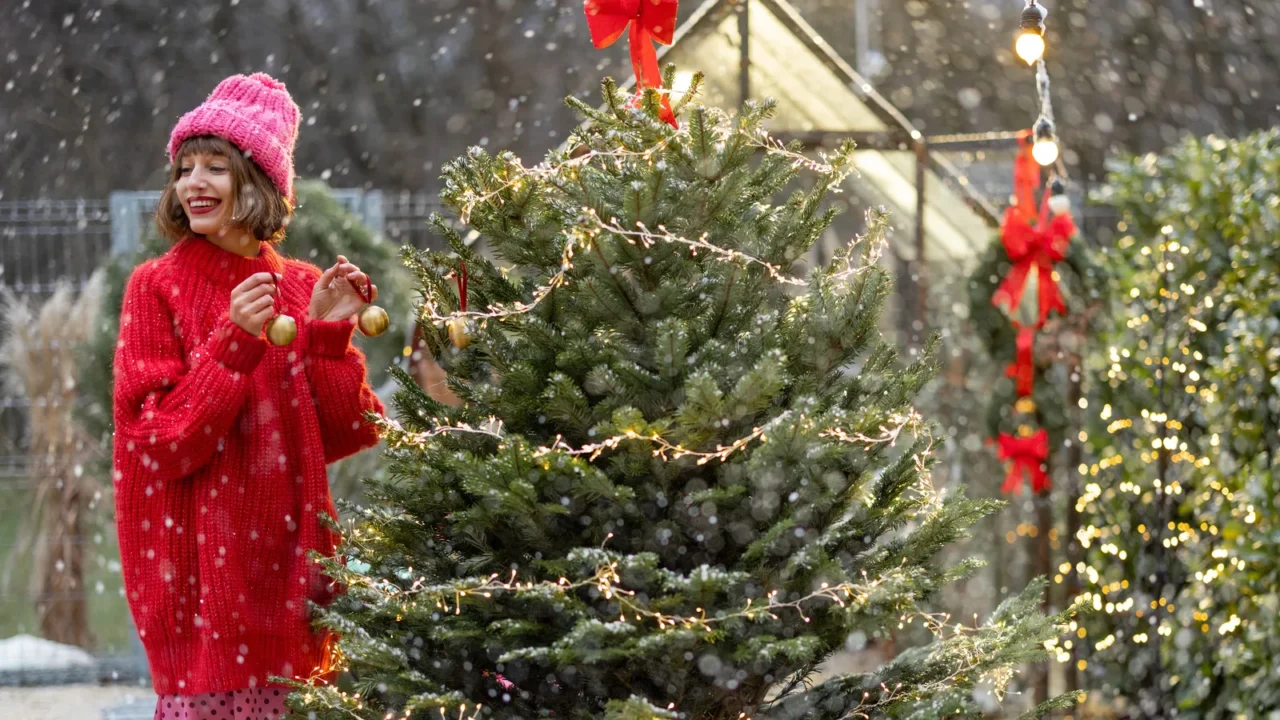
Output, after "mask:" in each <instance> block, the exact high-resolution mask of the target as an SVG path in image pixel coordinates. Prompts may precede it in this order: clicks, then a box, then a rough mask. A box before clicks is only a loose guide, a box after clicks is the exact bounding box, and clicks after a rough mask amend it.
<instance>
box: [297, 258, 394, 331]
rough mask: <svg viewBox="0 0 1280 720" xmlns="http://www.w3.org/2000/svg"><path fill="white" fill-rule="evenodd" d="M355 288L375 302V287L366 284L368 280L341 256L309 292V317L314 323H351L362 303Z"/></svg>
mask: <svg viewBox="0 0 1280 720" xmlns="http://www.w3.org/2000/svg"><path fill="white" fill-rule="evenodd" d="M356 287H360V288H364V287H368V289H369V295H370V298H369V301H370V302H373V301H374V300H377V299H378V286H376V285H371V284H370V283H369V276H368V275H365V274H364V273H363V272H361V270H360V268H358V267H356V266H355V265H354V264H352V263H351V262H349V261H348V260H347V258H346V256H344V255H339V256H338V262H336V263H334V265H333V267H331V268H329V269H328V270H325V271H324V273H322V274H321V275H320V279H319V280H318V281H316V285H315V287H314V288H313V289H312V290H311V307H310V314H311V319H313V320H350V319H351V318H352V317H353V316H354V315H355V314H356V313H357V312H358V311H359V310H360V308H362V307H364V306H365V300H364V298H363V297H361V296H360V292H359V291H358V290H356Z"/></svg>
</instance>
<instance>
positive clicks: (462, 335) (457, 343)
mask: <svg viewBox="0 0 1280 720" xmlns="http://www.w3.org/2000/svg"><path fill="white" fill-rule="evenodd" d="M445 325H446V326H447V327H448V328H449V342H451V343H453V346H454V347H456V348H458V349H459V350H465V349H466V347H467V346H468V345H470V344H471V334H472V333H473V332H475V324H474V323H472V322H471V320H470V319H469V318H453V319H452V320H449V321H448V322H446V323H445Z"/></svg>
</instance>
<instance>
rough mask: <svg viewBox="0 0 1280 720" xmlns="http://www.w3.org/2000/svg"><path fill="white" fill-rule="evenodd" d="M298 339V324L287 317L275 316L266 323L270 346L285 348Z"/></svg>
mask: <svg viewBox="0 0 1280 720" xmlns="http://www.w3.org/2000/svg"><path fill="white" fill-rule="evenodd" d="M297 337H298V323H297V322H295V321H294V319H293V318H291V317H289V316H288V315H276V316H275V317H273V318H271V319H270V320H268V321H267V340H269V341H271V344H272V345H276V346H281V347H283V346H285V345H288V344H289V343H292V342H293V341H294V340H295V339H297Z"/></svg>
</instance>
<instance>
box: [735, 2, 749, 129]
mask: <svg viewBox="0 0 1280 720" xmlns="http://www.w3.org/2000/svg"><path fill="white" fill-rule="evenodd" d="M750 12H751V0H739V2H738V37H739V39H740V40H741V47H740V48H739V53H740V54H739V56H738V104H739V106H742V105H746V104H747V101H748V100H750V99H751V22H750Z"/></svg>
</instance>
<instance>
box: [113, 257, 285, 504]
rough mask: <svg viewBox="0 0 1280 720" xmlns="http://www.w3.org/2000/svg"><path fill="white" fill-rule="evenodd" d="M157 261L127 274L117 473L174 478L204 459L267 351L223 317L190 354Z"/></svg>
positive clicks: (118, 379)
mask: <svg viewBox="0 0 1280 720" xmlns="http://www.w3.org/2000/svg"><path fill="white" fill-rule="evenodd" d="M162 276H163V273H162V271H161V269H160V268H159V267H158V266H157V265H156V264H154V263H148V264H144V265H142V266H139V268H138V269H137V270H136V271H135V272H134V273H133V275H132V276H131V277H130V278H129V283H128V285H127V286H126V288H125V295H124V305H123V307H122V309H121V313H120V337H119V342H118V344H117V345H116V356H115V398H114V408H113V412H114V416H115V431H116V435H115V441H114V464H115V470H116V473H117V477H118V478H120V479H121V480H122V481H128V480H130V479H144V480H150V479H155V480H160V481H165V480H173V479H177V478H181V477H185V476H187V475H190V474H191V473H193V472H195V471H196V470H198V469H200V468H201V467H203V466H204V465H206V464H207V463H208V462H209V460H210V459H211V458H212V457H213V454H214V453H215V452H216V451H217V450H218V448H219V444H220V443H221V442H222V441H223V440H222V438H223V436H224V435H225V434H226V433H227V431H228V430H230V428H231V425H232V423H233V422H234V421H235V419H236V416H237V415H238V414H239V412H240V408H241V406H242V405H243V404H244V400H245V397H246V396H247V393H248V388H249V379H250V375H251V374H252V373H253V370H254V368H256V367H257V366H258V362H259V361H260V360H261V359H262V356H263V353H264V352H265V351H266V341H265V340H263V339H261V338H257V337H254V336H252V335H250V334H249V333H247V332H245V331H244V330H242V329H241V328H240V327H239V326H237V325H236V324H235V323H233V322H231V319H230V317H229V316H224V317H223V318H222V320H221V321H220V322H219V323H218V325H217V327H216V328H215V330H214V332H213V334H212V335H211V336H210V337H209V339H208V340H206V341H205V343H204V344H203V345H201V346H200V347H199V348H197V349H196V350H195V351H193V352H192V353H191V355H190V357H187V356H186V353H184V351H183V347H182V342H181V341H180V339H179V337H178V334H177V333H178V325H177V324H176V322H175V317H174V314H173V311H172V309H171V307H170V306H169V304H168V303H167V302H166V301H165V300H164V298H165V297H168V296H167V295H166V294H164V293H163V292H162V291H163V288H162V287H160V285H162V284H163V283H162V282H161V280H160V278H161V277H162Z"/></svg>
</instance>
